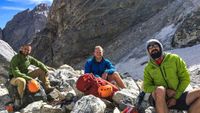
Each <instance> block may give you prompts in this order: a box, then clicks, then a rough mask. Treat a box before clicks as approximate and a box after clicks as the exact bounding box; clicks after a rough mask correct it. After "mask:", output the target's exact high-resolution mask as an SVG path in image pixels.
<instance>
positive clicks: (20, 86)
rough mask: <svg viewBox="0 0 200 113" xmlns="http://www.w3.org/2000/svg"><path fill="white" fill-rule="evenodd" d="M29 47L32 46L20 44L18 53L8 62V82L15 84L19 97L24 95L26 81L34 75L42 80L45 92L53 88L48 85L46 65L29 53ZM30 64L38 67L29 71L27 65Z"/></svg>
mask: <svg viewBox="0 0 200 113" xmlns="http://www.w3.org/2000/svg"><path fill="white" fill-rule="evenodd" d="M31 49H32V48H31V46H30V45H23V46H21V48H20V50H19V53H18V54H16V55H15V56H14V57H13V58H12V60H11V62H10V70H9V75H10V77H11V80H10V83H11V84H12V85H14V86H17V90H18V93H19V95H20V98H21V99H22V98H23V95H24V90H25V88H26V83H27V82H28V81H29V80H31V79H34V78H36V77H38V78H39V79H40V80H41V81H42V82H43V84H44V86H45V87H44V88H45V90H46V92H47V93H49V92H51V91H52V90H53V89H54V88H53V87H51V86H50V82H49V79H48V69H47V67H46V66H45V65H44V64H43V63H42V62H40V61H38V60H36V59H35V58H33V57H32V56H30V55H29V54H30V53H31ZM30 65H34V66H36V67H39V69H36V70H34V71H32V72H29V70H28V67H29V66H30Z"/></svg>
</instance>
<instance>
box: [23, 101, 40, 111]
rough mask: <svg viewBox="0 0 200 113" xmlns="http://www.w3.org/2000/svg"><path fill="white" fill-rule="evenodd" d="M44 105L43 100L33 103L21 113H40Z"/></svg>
mask: <svg viewBox="0 0 200 113" xmlns="http://www.w3.org/2000/svg"><path fill="white" fill-rule="evenodd" d="M43 104H44V103H43V101H42V100H41V101H36V102H33V103H31V104H29V105H27V106H26V107H25V108H23V109H21V110H20V113H39V112H40V109H41V107H42V105H43Z"/></svg>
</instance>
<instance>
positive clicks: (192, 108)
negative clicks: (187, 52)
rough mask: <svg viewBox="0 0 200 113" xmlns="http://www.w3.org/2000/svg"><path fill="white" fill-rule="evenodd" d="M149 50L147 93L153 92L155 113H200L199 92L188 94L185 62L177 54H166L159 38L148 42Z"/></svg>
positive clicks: (145, 89) (146, 75)
mask: <svg viewBox="0 0 200 113" xmlns="http://www.w3.org/2000/svg"><path fill="white" fill-rule="evenodd" d="M146 49H147V54H148V56H149V58H150V60H149V62H148V64H147V65H146V67H145V69H144V92H146V93H151V97H153V103H154V106H155V107H156V112H157V113H169V109H177V110H187V111H188V113H200V89H194V90H192V91H185V89H186V87H187V86H188V85H189V83H190V76H189V73H188V70H187V67H186V64H185V62H184V61H183V60H182V59H181V58H180V57H179V56H178V55H176V54H171V53H164V52H163V46H162V44H161V43H160V42H159V41H158V40H156V39H151V40H149V41H147V46H146Z"/></svg>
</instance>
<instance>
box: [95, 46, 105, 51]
mask: <svg viewBox="0 0 200 113" xmlns="http://www.w3.org/2000/svg"><path fill="white" fill-rule="evenodd" d="M96 49H101V50H102V51H103V48H102V47H101V46H99V45H98V46H95V48H94V51H95V50H96Z"/></svg>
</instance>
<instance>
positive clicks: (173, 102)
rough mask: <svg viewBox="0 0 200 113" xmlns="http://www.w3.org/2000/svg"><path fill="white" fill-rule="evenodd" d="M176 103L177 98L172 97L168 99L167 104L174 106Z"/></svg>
mask: <svg viewBox="0 0 200 113" xmlns="http://www.w3.org/2000/svg"><path fill="white" fill-rule="evenodd" d="M174 105H176V99H175V98H171V99H169V100H167V106H168V107H172V106H174Z"/></svg>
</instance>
